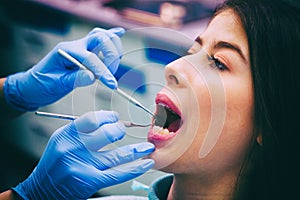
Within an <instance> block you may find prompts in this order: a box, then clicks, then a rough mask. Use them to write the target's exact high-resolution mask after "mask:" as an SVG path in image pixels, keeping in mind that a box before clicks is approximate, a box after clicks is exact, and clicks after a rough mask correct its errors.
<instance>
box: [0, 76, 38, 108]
mask: <svg viewBox="0 0 300 200" xmlns="http://www.w3.org/2000/svg"><path fill="white" fill-rule="evenodd" d="M25 73H26V72H19V73H16V74H13V75H10V76H8V77H7V78H6V80H5V82H4V85H3V95H4V99H5V100H6V102H7V104H8V105H10V106H11V107H12V108H13V109H15V110H17V111H21V112H25V111H34V110H37V109H38V106H36V105H32V104H31V103H29V102H27V101H26V94H25V95H24V94H23V93H24V91H22V84H23V82H24V80H23V79H24V74H25Z"/></svg>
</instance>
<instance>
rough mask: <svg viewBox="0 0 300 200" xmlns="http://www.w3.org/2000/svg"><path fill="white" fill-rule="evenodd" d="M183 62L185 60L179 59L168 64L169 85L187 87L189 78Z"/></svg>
mask: <svg viewBox="0 0 300 200" xmlns="http://www.w3.org/2000/svg"><path fill="white" fill-rule="evenodd" d="M183 62H184V61H183V60H181V59H178V60H176V61H174V62H172V63H170V64H168V65H167V66H166V68H165V79H166V80H167V84H168V86H170V87H171V86H172V87H179V88H181V87H185V85H186V82H187V79H186V74H185V70H183V67H184V66H185V64H184V63H183Z"/></svg>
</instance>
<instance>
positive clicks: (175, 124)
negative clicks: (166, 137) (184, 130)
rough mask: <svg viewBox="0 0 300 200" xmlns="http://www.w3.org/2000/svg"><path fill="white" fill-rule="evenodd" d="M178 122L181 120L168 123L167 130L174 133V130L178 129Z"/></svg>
mask: <svg viewBox="0 0 300 200" xmlns="http://www.w3.org/2000/svg"><path fill="white" fill-rule="evenodd" d="M180 123H181V120H180V119H177V120H175V121H174V122H172V123H171V124H170V125H169V127H168V130H169V131H170V132H174V133H175V132H176V131H177V130H178V129H179V127H180Z"/></svg>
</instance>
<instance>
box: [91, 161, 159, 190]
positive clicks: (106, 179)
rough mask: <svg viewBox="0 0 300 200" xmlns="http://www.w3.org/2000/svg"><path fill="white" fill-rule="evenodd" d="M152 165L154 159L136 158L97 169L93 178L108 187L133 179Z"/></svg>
mask: <svg viewBox="0 0 300 200" xmlns="http://www.w3.org/2000/svg"><path fill="white" fill-rule="evenodd" d="M153 166H154V161H153V160H151V159H144V160H137V161H134V162H131V163H127V164H125V165H122V166H119V167H116V168H111V169H107V170H104V171H101V170H99V171H98V174H96V175H95V176H94V177H93V178H96V179H97V182H98V183H99V184H102V187H109V186H112V185H116V184H119V183H123V182H126V181H129V180H131V179H134V178H136V177H138V176H140V175H142V174H144V173H145V172H147V171H148V170H149V169H151V168H152V167H153Z"/></svg>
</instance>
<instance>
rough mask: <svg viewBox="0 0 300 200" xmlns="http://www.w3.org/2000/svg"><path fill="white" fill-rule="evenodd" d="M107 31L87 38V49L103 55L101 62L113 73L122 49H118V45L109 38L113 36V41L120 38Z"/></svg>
mask: <svg viewBox="0 0 300 200" xmlns="http://www.w3.org/2000/svg"><path fill="white" fill-rule="evenodd" d="M108 33H109V32H106V33H105V34H103V33H98V34H93V35H92V36H90V38H89V39H88V44H87V45H88V46H87V50H89V51H92V52H94V53H95V54H96V55H98V56H100V57H101V54H99V52H101V53H102V55H103V58H102V59H103V62H104V64H105V65H106V66H107V67H108V69H109V70H110V71H111V72H112V73H113V74H114V73H115V72H116V70H117V68H118V65H119V63H120V59H121V57H122V49H120V50H118V48H120V47H118V46H116V45H115V43H114V42H113V41H112V40H111V38H114V41H118V40H120V38H119V37H118V36H117V35H115V34H113V33H110V34H108ZM120 44H121V41H119V42H118V45H120Z"/></svg>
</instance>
